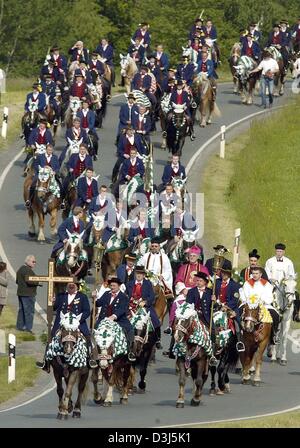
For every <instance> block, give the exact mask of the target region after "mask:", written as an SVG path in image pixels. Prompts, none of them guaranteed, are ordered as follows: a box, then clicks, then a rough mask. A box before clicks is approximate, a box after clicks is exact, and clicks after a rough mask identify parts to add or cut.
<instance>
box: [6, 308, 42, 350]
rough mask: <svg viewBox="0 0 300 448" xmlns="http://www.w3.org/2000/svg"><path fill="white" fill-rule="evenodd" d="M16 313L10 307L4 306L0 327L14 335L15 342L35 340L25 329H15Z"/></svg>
mask: <svg viewBox="0 0 300 448" xmlns="http://www.w3.org/2000/svg"><path fill="white" fill-rule="evenodd" d="M16 321H17V315H16V312H15V311H14V309H13V308H12V307H10V306H9V305H8V306H5V307H4V308H3V311H2V314H1V318H0V329H1V330H4V331H5V333H6V334H8V333H12V334H14V335H16V342H17V343H18V342H26V341H35V336H34V335H32V334H31V333H27V332H25V331H18V330H16Z"/></svg>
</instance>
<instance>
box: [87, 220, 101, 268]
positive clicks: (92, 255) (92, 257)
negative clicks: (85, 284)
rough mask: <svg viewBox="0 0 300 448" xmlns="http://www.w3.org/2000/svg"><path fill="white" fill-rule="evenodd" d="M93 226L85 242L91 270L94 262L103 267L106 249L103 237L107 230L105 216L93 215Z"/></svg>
mask: <svg viewBox="0 0 300 448" xmlns="http://www.w3.org/2000/svg"><path fill="white" fill-rule="evenodd" d="M92 218H93V224H92V226H91V231H90V233H89V237H88V239H87V241H86V242H85V245H84V247H85V249H86V251H87V254H88V263H89V269H91V267H92V263H93V261H94V263H95V265H97V266H101V262H102V257H103V253H104V249H103V248H102V249H101V247H102V235H103V231H104V228H105V215H103V214H99V215H97V214H94V213H93V214H92Z"/></svg>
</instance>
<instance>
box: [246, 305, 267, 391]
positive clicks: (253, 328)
mask: <svg viewBox="0 0 300 448" xmlns="http://www.w3.org/2000/svg"><path fill="white" fill-rule="evenodd" d="M241 326H242V329H243V335H242V342H243V343H244V345H245V351H244V352H241V353H240V358H241V363H242V366H243V381H242V384H249V383H250V378H251V377H250V373H249V369H250V367H251V365H252V362H253V360H254V355H255V353H256V358H255V362H256V366H255V376H254V385H256V386H259V385H260V381H261V378H260V368H261V364H262V357H263V354H264V351H265V349H266V347H267V345H268V343H269V340H270V335H271V326H272V324H271V323H262V322H261V321H260V306H257V307H256V308H250V307H249V305H248V304H245V305H244V307H243V313H242V319H241Z"/></svg>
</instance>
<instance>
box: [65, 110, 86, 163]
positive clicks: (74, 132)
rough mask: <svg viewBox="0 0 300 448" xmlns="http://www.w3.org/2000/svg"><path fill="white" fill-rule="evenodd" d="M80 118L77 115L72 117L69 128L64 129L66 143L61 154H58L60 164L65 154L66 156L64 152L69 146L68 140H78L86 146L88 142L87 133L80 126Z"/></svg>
mask: <svg viewBox="0 0 300 448" xmlns="http://www.w3.org/2000/svg"><path fill="white" fill-rule="evenodd" d="M80 123H81V120H80V118H79V117H75V118H74V119H73V126H72V127H71V128H69V129H67V131H66V141H67V145H66V146H65V148H64V149H63V151H62V152H61V155H60V156H59V163H60V164H62V162H63V160H64V158H65V156H66V152H67V150H68V146H69V143H70V142H69V140H71V141H72V142H80V143H83V144H84V145H86V146H88V144H89V139H88V136H87V133H86V132H85V130H84V129H82V128H81V126H80Z"/></svg>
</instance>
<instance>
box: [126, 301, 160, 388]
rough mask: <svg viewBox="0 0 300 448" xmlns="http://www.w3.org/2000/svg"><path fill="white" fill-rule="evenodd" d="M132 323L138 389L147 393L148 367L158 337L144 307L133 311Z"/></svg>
mask: <svg viewBox="0 0 300 448" xmlns="http://www.w3.org/2000/svg"><path fill="white" fill-rule="evenodd" d="M129 309H130V305H129ZM130 322H131V324H132V326H133V328H134V343H133V349H132V350H133V352H134V354H135V356H136V358H137V361H135V363H134V365H133V367H134V369H136V368H137V367H138V368H139V373H140V381H139V383H138V388H139V392H140V393H145V391H146V381H145V377H146V375H147V367H148V364H149V361H150V358H151V354H152V351H153V347H154V345H155V342H156V339H157V337H156V334H155V331H154V329H153V327H152V323H151V317H150V311H148V312H147V311H146V310H145V308H144V307H141V306H139V307H138V308H137V309H136V310H135V311H133V310H131V316H130ZM133 376H134V375H133ZM133 383H134V378H133Z"/></svg>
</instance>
